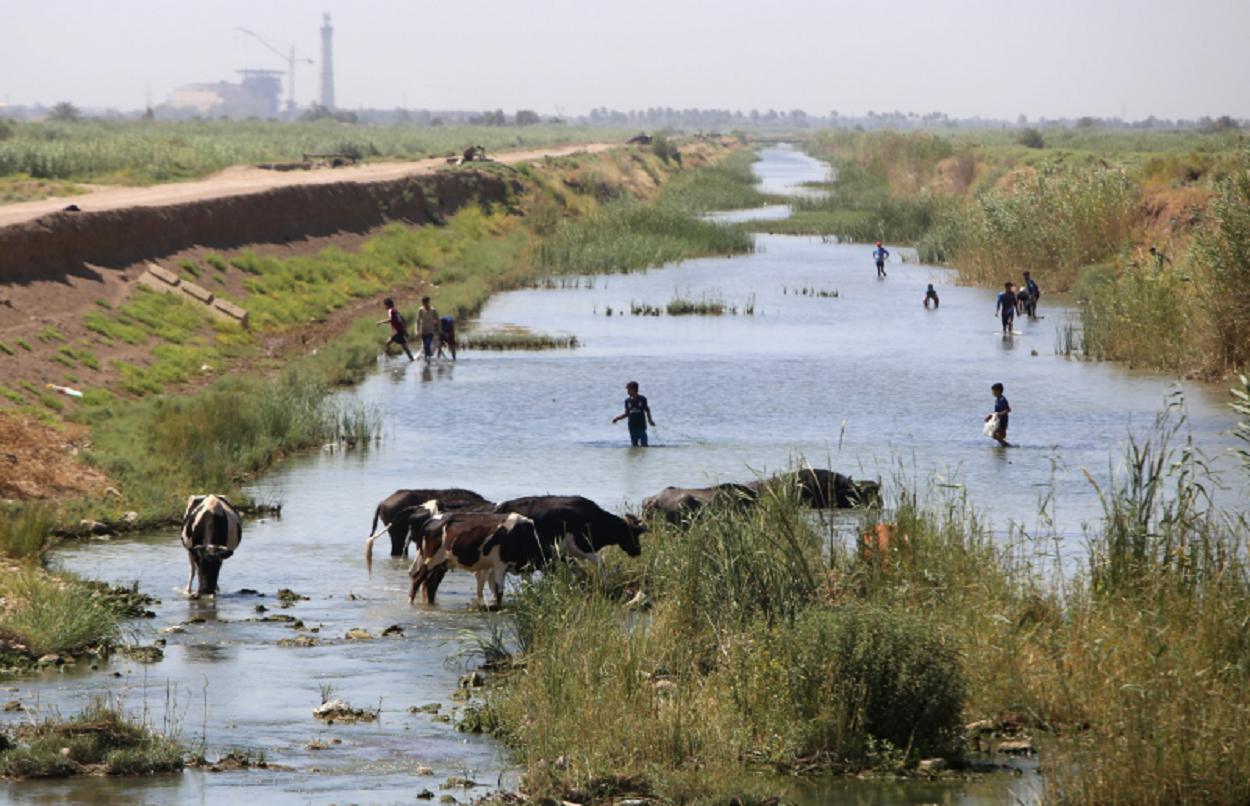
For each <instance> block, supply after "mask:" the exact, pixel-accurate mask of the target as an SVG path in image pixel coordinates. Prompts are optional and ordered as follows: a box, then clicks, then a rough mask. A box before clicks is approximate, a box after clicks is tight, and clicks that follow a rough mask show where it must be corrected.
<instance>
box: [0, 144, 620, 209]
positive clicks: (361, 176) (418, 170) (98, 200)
mask: <svg viewBox="0 0 1250 806" xmlns="http://www.w3.org/2000/svg"><path fill="white" fill-rule="evenodd" d="M618 145H620V144H619V143H583V144H580V145H569V146H561V147H558V148H545V149H540V150H536V151H513V152H508V153H501V154H496V155H495V156H493V157H492V159H494V160H495V161H496V162H502V163H505V164H513V163H518V162H525V161H527V160H533V159H541V158H543V157H563V156H566V155H568V154H574V153H577V152H579V151H586V152H590V153H596V152H600V151H606V150H608V149H610V148H615V147H617V146H618ZM446 165H447V160H446V159H445V158H443V157H438V158H435V159H427V160H419V161H417V162H385V163H371V164H367V165H359V166H352V167H345V168H334V169H323V170H314V171H267V170H264V169H261V168H253V167H251V166H239V167H235V168H227V169H226V170H224V171H221V172H220V173H216V174H213V175H212V176H209V177H206V178H204V179H199V180H196V181H194V182H178V183H175V184H168V185H155V186H153V187H142V188H134V187H108V186H99V185H97V186H87V187H93V188H94V189H93V190H92V192H90V193H88V194H86V195H80V196H68V197H60V198H52V199H43V200H41V201H36V202H25V203H22V204H11V205H5V206H3V207H0V227H6V226H9V225H11V224H21V223H23V222H26V221H32V220H34V219H36V218H39V217H40V216H42V215H46V214H47V213H54V212H57V211H58V210H63V209H64V208H65V206H66V205H67V204H70V203H73V204H77V205H78V206H79V207H81V208H82V209H83V210H92V211H96V210H117V209H122V208H126V207H161V206H165V205H171V204H181V203H183V202H193V201H202V200H205V199H219V198H223V197H226V196H241V195H245V194H249V193H262V192H264V191H266V190H270V189H272V188H276V187H286V186H290V185H323V184H332V183H334V182H364V183H369V182H385V181H389V180H393V179H402V178H404V177H406V176H418V175H422V174H430V173H433V172H434V171H435V170H437V169H438V168H443V167H445V166H446Z"/></svg>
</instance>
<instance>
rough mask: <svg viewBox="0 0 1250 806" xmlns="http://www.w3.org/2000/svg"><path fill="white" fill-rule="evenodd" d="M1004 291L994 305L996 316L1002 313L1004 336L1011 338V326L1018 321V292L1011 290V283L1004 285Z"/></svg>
mask: <svg viewBox="0 0 1250 806" xmlns="http://www.w3.org/2000/svg"><path fill="white" fill-rule="evenodd" d="M1003 289H1004V290H1003V291H1002V292H1001V293H1000V294H999V295H998V302H997V303H996V304H995V305H994V315H995V316H998V314H999V311H1002V316H1003V335H1004V336H1010V335H1011V325H1012V323H1013V322H1015V320H1016V292H1014V291H1012V290H1011V283H1003Z"/></svg>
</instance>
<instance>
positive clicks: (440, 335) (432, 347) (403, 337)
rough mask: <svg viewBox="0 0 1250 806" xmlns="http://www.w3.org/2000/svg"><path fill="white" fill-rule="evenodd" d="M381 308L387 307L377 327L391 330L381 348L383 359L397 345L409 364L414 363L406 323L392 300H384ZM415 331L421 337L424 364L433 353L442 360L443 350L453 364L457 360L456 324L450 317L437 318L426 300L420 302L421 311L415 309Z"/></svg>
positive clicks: (432, 356)
mask: <svg viewBox="0 0 1250 806" xmlns="http://www.w3.org/2000/svg"><path fill="white" fill-rule="evenodd" d="M382 304H383V305H385V306H386V318H385V319H379V320H378V321H377V323H376V324H379V325H385V324H388V323H389V324H390V326H391V337H390V338H389V339H387V340H386V344H385V345H384V346H383V347H382V353H383V355H386V356H390V354H391V345H392V344H397V345H399V347H400V349H402V350H403V351H404V354H405V355H407V356H408V360H409V361H415V360H416V359H415V358H413V356H412V351H411V350H409V349H408V323H407V322H405V321H404V317H403V315H402V314H400V312H399V309H398V308H396V307H395V300H393V299H391V298H390V297H387V298H386V299H385V300H383V301H382ZM416 331H417V333H419V334H420V335H421V357H422V358H424V359H425V360H426V361H429V360H430V359H432V358H434V357H435V353H436V352H437V357H438V358H442V357H443V350H447V351H448V352H449V353H450V354H451V360H452V361H455V360H456V322H455V320H453V319H452V318H451V317H450V316H443V317H440V316H439V315H438V311H436V310H434V308H432V307H431V306H430V298H429V297H422V298H421V307H420V308H418V309H417V327H416Z"/></svg>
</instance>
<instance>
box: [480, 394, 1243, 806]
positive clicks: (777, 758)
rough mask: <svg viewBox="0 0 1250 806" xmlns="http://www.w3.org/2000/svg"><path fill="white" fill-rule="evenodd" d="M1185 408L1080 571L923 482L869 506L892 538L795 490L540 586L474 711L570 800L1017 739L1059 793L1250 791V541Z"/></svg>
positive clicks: (1040, 541)
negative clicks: (1248, 720) (1223, 500)
mask: <svg viewBox="0 0 1250 806" xmlns="http://www.w3.org/2000/svg"><path fill="white" fill-rule="evenodd" d="M1174 417H1175V415H1174V414H1171V415H1168V416H1167V417H1163V418H1161V419H1160V421H1159V423H1158V424H1157V425H1156V427H1155V429H1154V430H1151V431H1148V432H1147V433H1143V434H1137V435H1136V436H1135V438H1134V439H1130V440H1129V441H1128V447H1127V448H1126V451H1125V455H1124V457H1123V462H1122V467H1123V470H1122V472H1121V473H1119V474H1118V475H1117V478H1116V480H1115V482H1114V484H1113V485H1112V486H1111V487H1110V488H1109V489H1106V490H1102V491H1100V492H1101V495H1102V500H1103V507H1104V521H1103V522H1102V523H1101V524H1099V525H1097V526H1094V527H1091V530H1090V532H1089V534H1088V538H1087V539H1088V543H1089V545H1088V548H1089V555H1088V557H1087V558H1086V559H1084V560H1082V561H1081V562H1080V563H1079V567H1078V568H1076V569H1075V570H1074V569H1073V568H1072V567H1071V566H1070V565H1067V566H1065V565H1064V564H1063V563H1061V561H1060V559H1059V556H1058V554H1057V551H1058V542H1057V541H1056V540H1054V539H1053V538H1052V537H1050V536H1047V535H1044V534H1042V535H1026V534H1021V533H1016V532H1013V531H1010V530H1007V531H1006V532H1005V533H1003V532H1001V531H1000V532H999V534H997V535H995V534H993V533H992V531H991V524H990V523H988V521H987V520H986V519H985V518H984V516H983V515H982V514H981V513H978V512H976V511H974V510H973V509H972V508H970V507H969V505H968V504H967V502H966V500H964V499H963V498H962V497H960V496H959V495H953V494H950V493H949V491H947V492H943V491H935V492H933V493H931V494H929V495H928V496H925V495H923V494H921V495H920V496H917V495H916V493H915V492H913V491H915V490H916V489H918V485H916V484H915V483H911V482H910V481H909V480H907V479H896V480H895V485H894V486H895V487H896V489H898V490H899V491H900V493H899V496H898V498H897V499H896V500H894V501H893V502H892V503H891V504H889V505H888V506H886V507H885V508H883V509H878V510H868V511H865V512H864V513H863V516H862V518H861V520H860V526H859V530H858V531H859V532H861V533H862V532H869V531H872V532H873V534H874V536H875V535H876V534H877V531H876V527H877V526H878V525H879V524H886V525H887V526H886V529H887V532H886V534H888V535H889V539H888V541H885V542H884V544H883V542H881V541H878V540H877V539H876V538H875V537H874V539H873V540H872V541H871V542H867V543H863V544H859V546H858V547H856V546H855V545H853V543H858V541H855V540H854V539H853V538H852V539H851V540H846V539H845V538H846V535H845V534H844V533H841V532H838V531H837V530H836V529H835V528H834V526H833V524H832V522H831V521H828V520H826V519H825V518H824V517H820V516H817V515H815V513H805V512H804V511H803V509H802V507H801V506H800V504H799V503H798V501H797V500H795V499H794V498H793V497H792V496H788V495H786V494H785V492H784V491H783V492H781V493H780V494H778V495H777V496H776V497H775V498H768V499H766V500H764V501H763V502H762V503H761V504H760V505H758V506H756V507H753V508H748V509H734V508H714V509H705V510H703V511H701V512H699V513H698V514H697V515H696V516H695V517H694V518H693V519H691V520H690V521H689V522H688V523H687V524H686V525H685V526H684V527H682V528H675V527H671V526H669V525H668V524H666V523H652V524H651V526H652V530H653V531H652V532H651V533H649V534H648V535H647V536H646V538H645V543H646V550H645V551H644V554H643V556H642V557H641V558H639V559H638V560H626V561H624V562H623V563H622V566H621V570H620V571H619V572H617V573H614V574H613V575H611V576H610V577H609V578H608V579H606V580H604V584H602V585H601V584H600V583H599V581H597V580H593V579H592V580H587V579H578V578H573V577H571V575H569V574H568V573H566V572H561V573H553V574H550V575H548V576H547V577H545V578H543V579H540V580H538V581H536V582H533V583H525V584H521V585H520V587H519V588H518V589H517V590H516V592H515V595H514V598H512V599H511V600H510V601H509V613H508V615H506V616H503V617H498V620H496V621H495V622H494V628H493V633H492V635H493V638H488V639H485V640H482V641H479V643H478V645H477V646H478V649H479V650H486V651H489V653H490V654H491V657H493V658H494V660H495V663H494V664H493V665H492V667H491V668H494V669H502V670H508V669H514V671H510V672H508V671H504V672H503V680H504V682H503V685H502V687H500V688H496V689H491V690H490V693H489V694H488V695H487V698H486V700H485V703H484V705H483V706H482V707H481V708H480V709H479V710H478V711H477V712H476V714H475V715H474V718H476V719H480V721H481V725H482V726H483V727H484V728H485V729H488V730H492V731H494V732H495V733H496V734H497V735H499V736H501V737H503V738H504V739H505V740H507V741H509V742H511V743H513V744H514V745H515V747H516V748H517V750H516V754H517V760H518V763H520V764H522V765H523V766H524V767H525V770H526V777H525V785H526V787H527V789H528V792H529V794H530V795H532V796H535V797H540V798H541V797H553V798H555V799H556V800H560V799H569V798H571V797H575V796H576V794H578V793H590V796H589V797H587V798H585V799H583V798H578V802H584V803H595V804H598V803H610V802H615V801H614V799H616V800H619V799H620V798H622V797H638V796H645V797H651V798H655V799H657V800H658V801H660V802H669V803H691V804H696V803H700V804H701V803H729V802H732V801H731V798H734V797H738V798H740V800H739V802H743V803H749V802H761V801H762V799H763V798H766V797H768V796H775V795H777V794H780V792H779V791H778V790H779V789H780V787H781V786H782V785H778V784H777V783H776V782H775V779H773V780H771V781H770V779H769V778H768V777H767V776H765V775H754V774H753V773H757V772H759V773H777V772H788V773H794V772H802V773H807V774H814V773H818V772H856V771H859V770H863V769H873V770H879V771H885V772H889V771H897V772H902V771H905V770H909V769H914V767H915V765H916V764H917V762H918V761H919V760H921V759H925V758H931V757H935V756H936V757H942V758H945V759H947V760H949V761H950V762H952V763H953V764H956V765H957V764H958V762H959V760H960V759H961V758H962V757H963V755H964V754H965V753H967V752H969V751H971V750H973V749H975V748H976V747H978V746H979V747H982V748H987V747H988V748H989V749H991V750H992V749H993V747H994V746H996V745H997V744H998V743H999V742H1001V741H1003V740H1005V739H1013V740H1017V741H1027V742H1029V743H1031V744H1032V746H1033V747H1035V748H1040V750H1041V753H1042V762H1043V768H1044V772H1045V777H1044V781H1045V785H1046V787H1047V791H1046V799H1047V800H1048V801H1055V802H1065V803H1087V804H1097V803H1109V802H1119V803H1141V802H1159V801H1165V802H1173V803H1212V804H1215V803H1233V802H1242V801H1244V800H1245V798H1246V797H1248V796H1250V772H1247V771H1248V770H1250V765H1248V764H1247V762H1250V738H1248V737H1247V736H1246V735H1245V732H1244V730H1242V728H1241V726H1242V725H1243V724H1244V720H1245V716H1246V714H1247V713H1250V676H1248V675H1247V674H1246V672H1247V669H1250V642H1248V641H1247V640H1246V637H1245V630H1244V623H1245V619H1246V618H1247V616H1248V613H1250V610H1248V605H1247V602H1248V601H1250V599H1248V598H1247V594H1248V593H1250V569H1248V568H1247V566H1246V564H1245V558H1246V556H1247V555H1246V550H1247V548H1248V547H1250V546H1248V544H1247V536H1248V535H1247V531H1246V527H1245V523H1244V520H1243V519H1242V518H1240V517H1238V516H1237V515H1236V513H1231V514H1230V513H1224V512H1221V511H1219V510H1217V509H1216V508H1214V507H1213V506H1212V505H1211V503H1210V500H1209V499H1208V498H1207V491H1208V490H1210V489H1212V485H1213V484H1214V483H1215V482H1214V480H1213V479H1212V478H1211V477H1210V476H1209V475H1208V473H1207V471H1206V469H1205V468H1204V467H1203V465H1202V464H1201V463H1200V461H1199V460H1198V459H1197V455H1196V453H1195V452H1194V451H1193V446H1192V445H1191V444H1190V443H1189V442H1188V441H1187V439H1186V438H1185V437H1184V430H1183V425H1182V423H1181V422H1180V421H1178V420H1176V419H1174ZM903 491H906V492H903ZM997 526H998V528H999V529H1002V528H1003V525H1002V524H998V525H997ZM831 537H832V540H830V538H831ZM614 562H615V561H614ZM1069 562H1070V561H1069ZM509 654H511V656H512V657H511V658H510V657H509ZM978 723H979V724H978ZM969 725H971V726H972V727H966V726H969ZM559 758H563V759H565V761H566V762H567V763H565V764H562V765H560V764H553V763H552V759H559Z"/></svg>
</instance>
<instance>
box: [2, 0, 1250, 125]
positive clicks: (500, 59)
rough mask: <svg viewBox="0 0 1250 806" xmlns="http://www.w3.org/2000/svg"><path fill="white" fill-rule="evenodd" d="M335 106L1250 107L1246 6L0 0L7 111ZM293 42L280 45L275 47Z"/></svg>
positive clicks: (1200, 2)
mask: <svg viewBox="0 0 1250 806" xmlns="http://www.w3.org/2000/svg"><path fill="white" fill-rule="evenodd" d="M323 11H329V12H330V13H331V14H332V16H333V24H334V29H335V30H334V62H335V84H336V91H337V95H338V105H339V106H340V107H343V108H347V109H355V108H359V107H380V108H393V107H396V106H400V105H405V104H406V105H407V106H408V107H410V108H425V109H494V108H503V109H504V110H506V111H508V112H509V113H511V112H513V111H515V110H516V109H518V108H519V109H533V110H536V111H538V112H540V113H542V114H554V113H556V112H557V110H558V109H563V110H564V113H565V114H584V113H587V112H588V111H589V110H590V109H591V108H592V107H598V106H607V107H609V108H615V109H621V110H628V109H641V108H646V107H651V106H659V107H666V106H668V107H674V108H687V107H700V108H709V107H717V108H730V109H742V110H744V111H746V110H750V109H752V108H757V109H759V110H761V111H765V110H767V109H769V108H774V109H777V110H790V109H803V110H805V111H806V112H808V113H809V114H821V115H824V114H828V113H829V111H830V110H833V109H836V110H838V111H839V112H840V113H842V114H843V115H857V116H858V115H863V114H865V113H866V112H868V111H870V110H871V111H877V112H882V111H894V110H900V111H903V112H917V113H921V114H923V113H926V112H933V111H941V112H946V113H947V114H949V115H951V116H960V117H965V116H971V115H978V114H979V115H981V116H983V117H1006V118H1012V119H1014V118H1015V117H1016V116H1017V115H1019V114H1021V113H1023V114H1026V115H1028V116H1029V117H1030V118H1033V119H1036V118H1037V117H1040V116H1045V117H1074V116H1081V115H1093V116H1097V117H1114V116H1118V115H1122V114H1127V116H1128V118H1130V119H1139V118H1144V117H1146V116H1148V115H1151V114H1153V115H1156V116H1158V117H1164V118H1176V117H1184V118H1195V117H1198V116H1201V115H1213V116H1216V115H1221V114H1230V115H1233V116H1234V117H1250V45H1247V43H1248V42H1250V0H1185V1H1182V0H1040V1H1034V2H1022V0H860V2H855V3H850V2H845V1H844V0H768V1H767V2H762V1H761V0H755V2H746V1H745V0H703V1H702V2H695V1H694V0H659V1H658V2H629V1H628V0H618V2H611V3H609V2H602V0H580V1H579V0H545V1H544V2H537V1H536V0H478V1H477V2H455V3H453V2H448V1H447V0H427V2H405V1H404V0H351V2H347V0H322V2H305V1H302V0H195V1H193V2H187V1H186V0H180V1H178V2H175V0H92V2H87V1H86V0H0V102H4V101H7V102H8V103H10V104H32V103H35V102H42V103H44V104H49V105H50V104H53V103H56V102H58V101H71V102H73V103H75V104H78V105H79V106H111V107H116V108H119V109H123V110H131V109H139V108H142V107H143V105H144V104H145V101H146V97H147V93H148V92H149V91H150V92H151V97H152V100H153V102H154V103H158V104H159V103H161V102H163V101H165V100H167V99H168V97H169V95H170V93H171V92H172V91H173V89H174V88H175V87H177V86H179V85H182V84H187V83H199V82H215V81H220V80H229V81H237V80H238V76H237V74H236V73H235V72H234V71H236V70H238V69H240V68H245V67H247V68H267V69H280V70H281V69H285V66H286V62H285V60H284V59H280V58H278V57H277V56H275V55H274V54H273V53H271V52H270V51H268V50H266V49H265V48H264V47H263V46H262V45H260V44H259V43H258V42H256V41H255V40H252V39H250V38H249V37H246V36H245V35H244V34H241V33H239V32H237V31H236V30H235V27H236V26H241V27H245V28H249V29H251V30H253V31H256V32H258V33H260V34H263V35H265V36H268V37H271V38H273V39H275V40H279V41H282V42H286V43H290V44H294V45H295V46H296V47H298V48H299V49H300V50H302V51H303V52H304V53H306V54H307V55H309V56H311V57H313V58H314V59H316V60H317V62H318V64H317V65H315V66H314V65H308V64H304V65H301V66H300V67H299V68H297V73H296V90H297V92H296V99H297V101H298V102H299V103H300V104H301V105H304V104H307V103H308V102H310V101H312V100H314V99H315V98H316V94H317V91H318V77H319V71H320V36H319V33H318V29H319V28H320V26H321V14H322V12H323ZM282 50H283V51H284V52H285V48H283V49H282Z"/></svg>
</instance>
